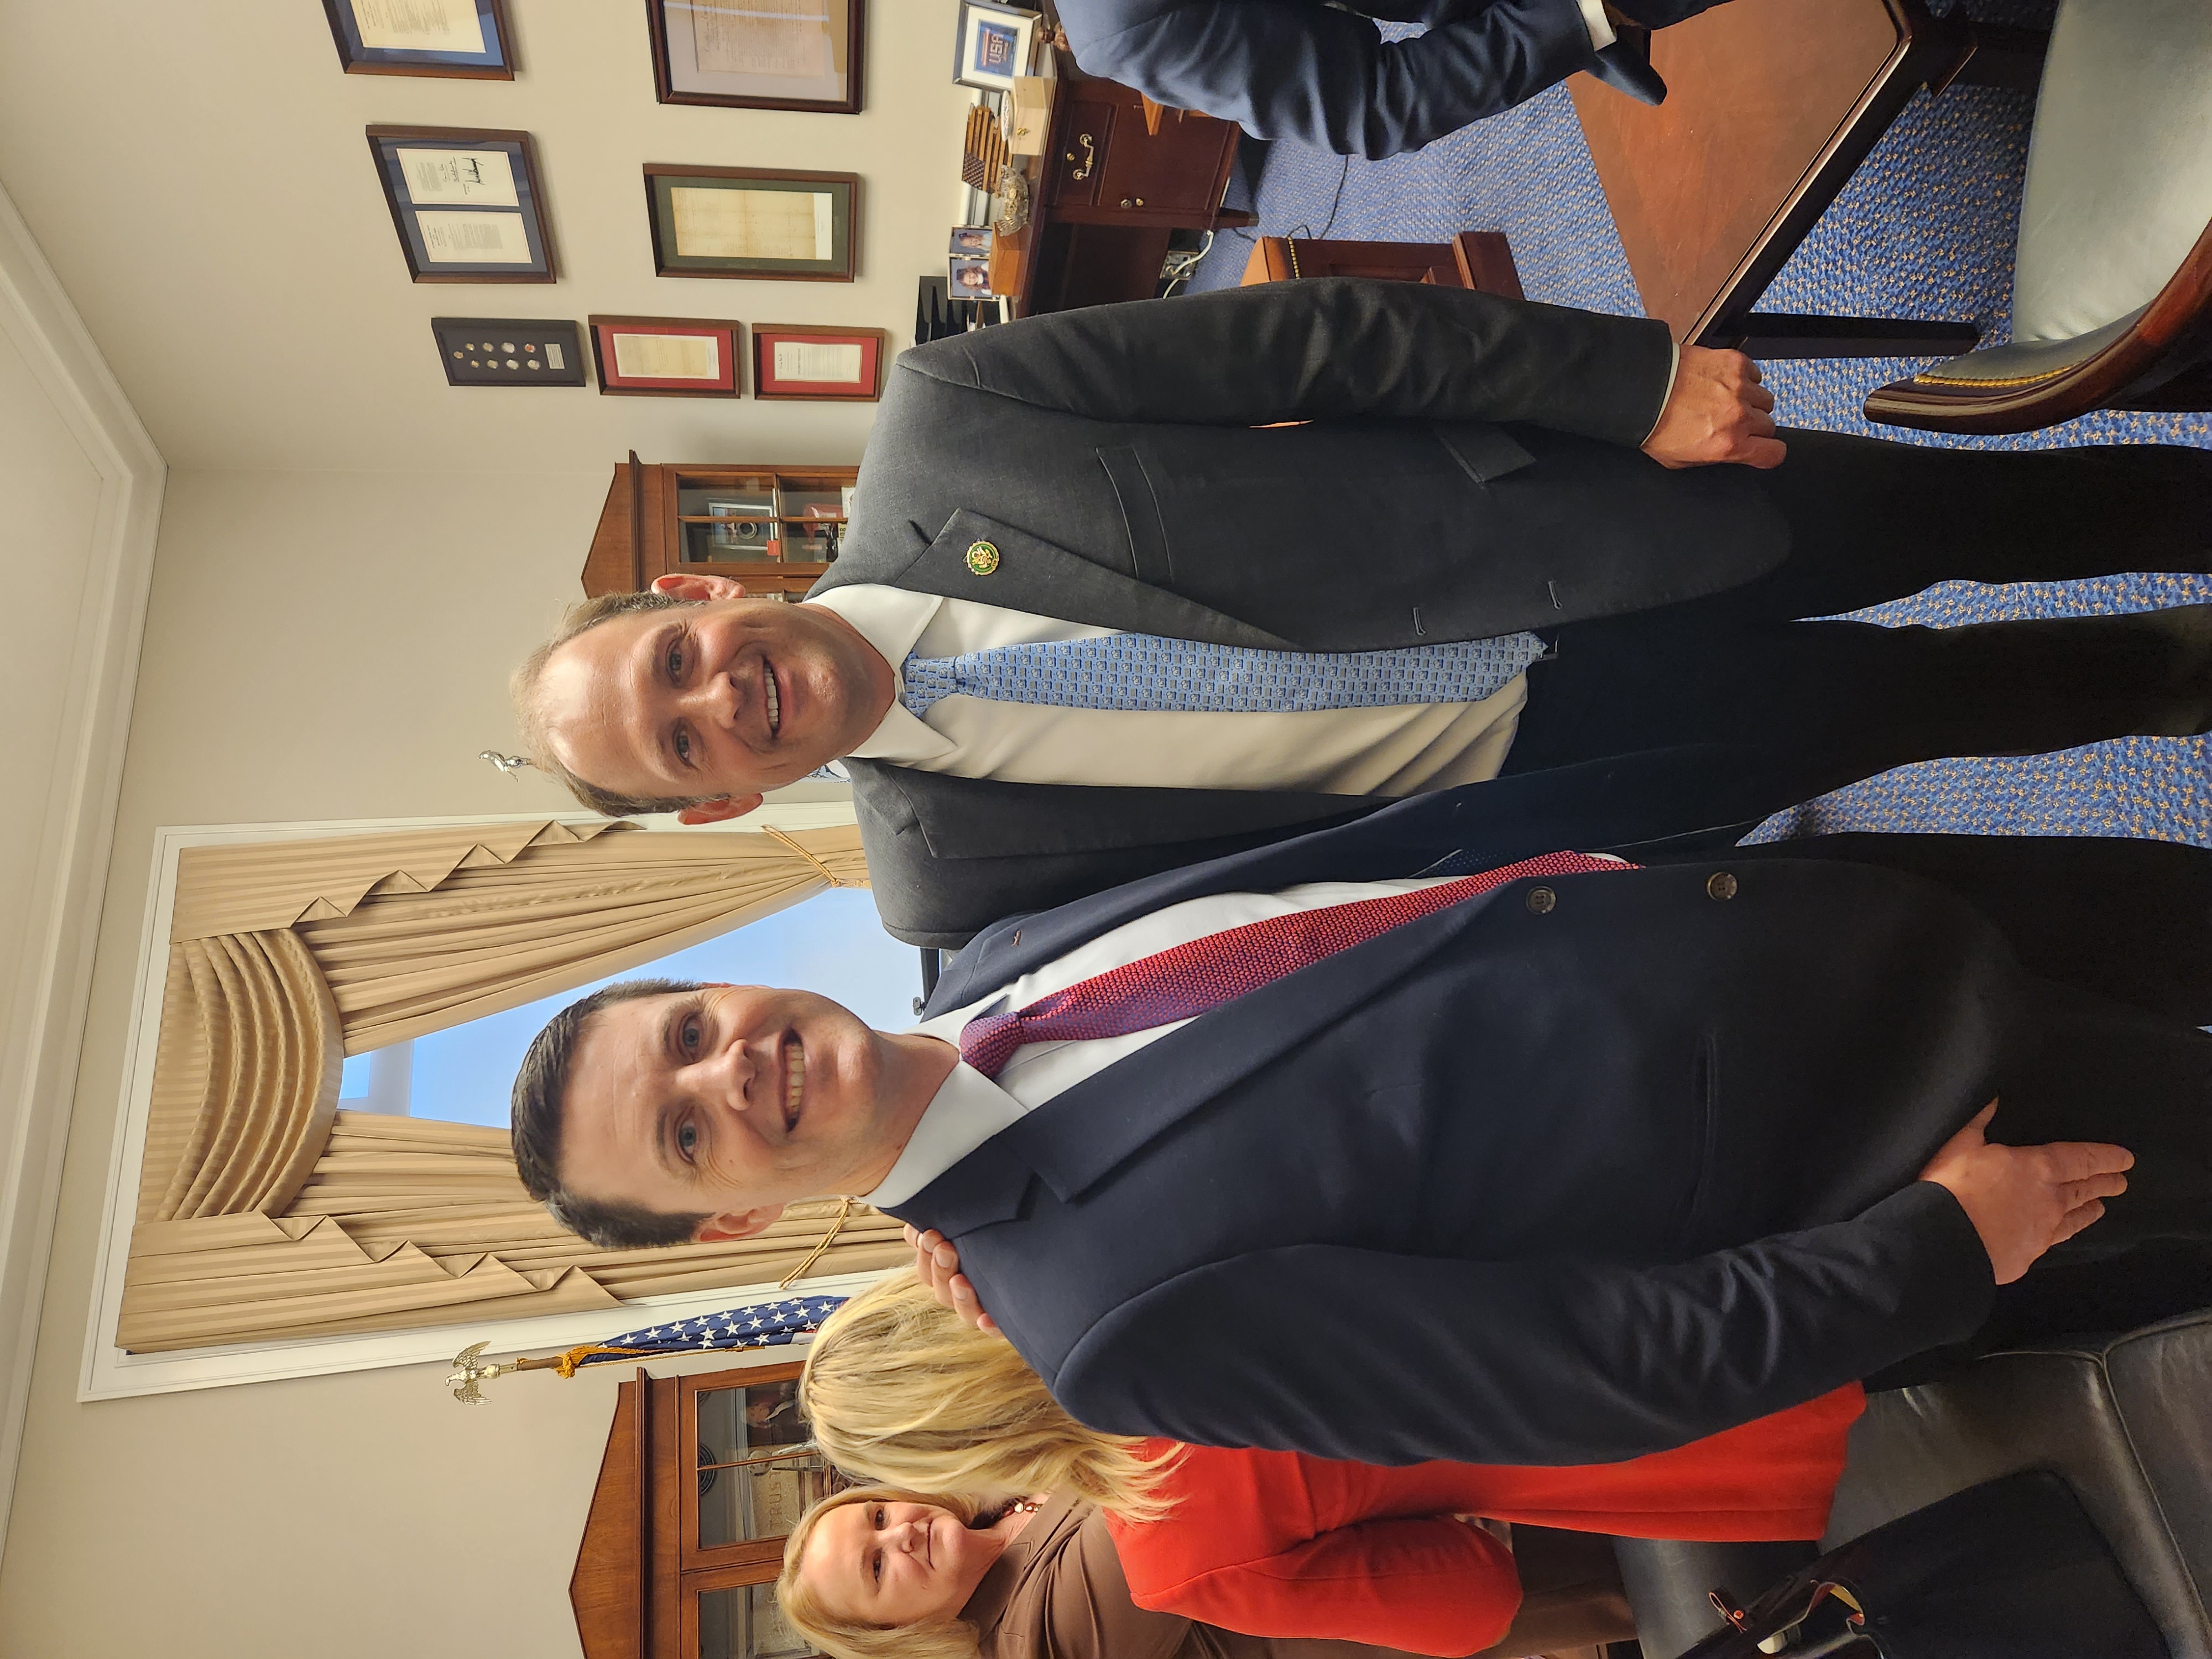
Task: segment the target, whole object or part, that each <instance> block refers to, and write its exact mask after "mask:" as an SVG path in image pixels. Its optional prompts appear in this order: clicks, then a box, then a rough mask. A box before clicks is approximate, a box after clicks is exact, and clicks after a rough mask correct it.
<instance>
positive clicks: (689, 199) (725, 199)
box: [645, 161, 860, 283]
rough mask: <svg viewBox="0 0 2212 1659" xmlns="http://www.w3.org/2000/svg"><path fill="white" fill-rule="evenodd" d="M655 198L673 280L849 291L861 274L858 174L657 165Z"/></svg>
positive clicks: (651, 180) (656, 248)
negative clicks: (723, 279)
mask: <svg viewBox="0 0 2212 1659" xmlns="http://www.w3.org/2000/svg"><path fill="white" fill-rule="evenodd" d="M645 197H646V209H647V216H648V217H649V218H650V220H651V222H652V232H653V270H655V271H657V272H659V274H660V275H661V276H755V277H763V278H768V279H770V280H781V281H786V282H813V283H849V282H851V281H852V280H853V276H854V272H855V271H856V270H858V269H859V264H860V175H859V174H857V173H781V172H776V171H774V170H771V169H767V168H761V167H672V166H666V165H663V164H661V163H659V162H654V161H648V162H647V163H646V167H645Z"/></svg>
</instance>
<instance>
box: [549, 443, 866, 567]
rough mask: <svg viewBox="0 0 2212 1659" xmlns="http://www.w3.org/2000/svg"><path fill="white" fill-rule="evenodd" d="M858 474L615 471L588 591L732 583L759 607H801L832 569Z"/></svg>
mask: <svg viewBox="0 0 2212 1659" xmlns="http://www.w3.org/2000/svg"><path fill="white" fill-rule="evenodd" d="M859 476H860V469H859V468H858V467H851V466H757V465H742V464H721V463H717V464H715V465H704V466H684V465H677V464H674V463H666V464H663V463H658V462H645V461H641V460H639V459H638V458H637V452H636V451H635V450H632V451H631V452H630V456H629V459H628V460H627V461H625V462H623V463H622V464H621V465H618V466H617V467H616V468H615V476H614V481H613V483H611V484H610V485H609V486H608V489H607V500H606V505H605V507H602V508H601V509H600V510H599V529H598V531H597V532H595V533H594V534H593V536H592V550H591V552H590V554H589V555H588V556H586V559H585V560H584V592H586V594H588V595H590V596H591V597H592V598H593V599H597V598H598V597H599V595H601V594H603V593H627V592H634V591H635V590H637V589H639V588H642V587H648V586H651V585H652V583H653V579H654V578H655V577H657V576H665V575H674V574H680V573H684V572H698V573H702V574H708V575H715V576H729V577H732V578H733V579H734V580H738V581H741V582H743V583H744V585H745V592H748V593H750V594H752V595H754V596H756V597H757V598H761V599H784V600H792V599H799V597H800V596H802V595H803V594H805V592H806V590H807V589H808V588H810V587H811V586H814V584H815V582H816V581H817V580H819V579H820V577H821V576H822V575H823V573H824V572H826V571H827V570H828V569H829V567H830V565H831V564H833V563H834V562H836V557H837V553H838V549H839V546H840V544H841V543H842V540H843V538H844V533H845V515H846V508H847V506H848V503H849V501H850V500H851V495H852V489H853V482H854V479H855V478H857V477H859Z"/></svg>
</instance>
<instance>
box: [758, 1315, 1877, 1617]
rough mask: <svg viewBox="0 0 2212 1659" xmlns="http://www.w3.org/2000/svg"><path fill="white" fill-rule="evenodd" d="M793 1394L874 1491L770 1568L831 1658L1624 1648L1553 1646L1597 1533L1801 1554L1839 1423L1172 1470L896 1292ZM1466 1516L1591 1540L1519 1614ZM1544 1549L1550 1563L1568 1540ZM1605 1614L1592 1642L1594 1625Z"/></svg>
mask: <svg viewBox="0 0 2212 1659" xmlns="http://www.w3.org/2000/svg"><path fill="white" fill-rule="evenodd" d="M1162 1363H1163V1364H1172V1363H1173V1361H1172V1358H1171V1357H1170V1356H1163V1358H1162ZM1863 1402H1864V1396H1863V1394H1862V1393H1861V1391H1860V1390H1859V1389H1857V1386H1856V1385H1854V1386H1852V1387H1850V1388H1846V1389H1838V1390H1837V1391H1836V1392H1835V1393H1833V1394H1830V1395H1823V1396H1821V1397H1820V1399H1818V1400H1814V1401H1809V1402H1808V1403H1807V1404H1805V1405H1803V1406H1800V1407H1795V1408H1793V1409H1792V1410H1790V1411H1787V1412H1783V1413H1777V1414H1776V1415H1774V1416H1772V1417H1768V1418H1764V1419H1759V1421H1757V1422H1754V1423H1750V1424H1747V1425H1743V1426H1742V1427H1741V1428H1737V1429H1732V1430H1730V1431H1728V1432H1726V1433H1724V1434H1719V1435H1715V1436H1712V1437H1709V1438H1707V1439H1705V1440H1701V1441H1699V1442H1696V1443H1693V1444H1692V1445H1689V1446H1685V1447H1681V1448H1679V1449H1675V1450H1673V1451H1667V1452H1660V1453H1656V1454H1654V1455H1650V1456H1648V1457H1640V1458H1636V1459H1633V1460H1632V1461H1630V1462H1625V1463H1614V1464H1607V1465H1603V1466H1601V1467H1595V1468H1503V1467H1497V1466H1475V1465H1471V1464H1461V1463H1421V1464H1415V1465H1413V1466H1410V1467H1407V1468H1375V1467H1370V1466H1368V1465H1364V1464H1358V1463H1342V1462H1329V1461H1328V1460H1325V1459H1322V1458H1315V1457H1307V1456H1304V1455H1301V1454H1297V1453H1291V1452H1269V1451H1251V1450H1225V1449H1217V1448H1209V1447H1199V1446H1178V1445H1176V1444H1174V1443H1170V1442H1166V1441H1160V1440H1142V1439H1135V1438H1131V1437H1124V1436H1118V1435H1109V1434H1103V1433H1100V1432H1098V1431H1095V1430H1092V1429H1089V1428H1086V1427H1085V1426H1084V1425H1081V1424H1079V1423H1078V1422H1077V1421H1075V1419H1073V1418H1071V1417H1069V1416H1068V1415H1067V1414H1066V1413H1065V1412H1064V1411H1062V1410H1061V1409H1060V1407H1059V1406H1057V1405H1056V1404H1054V1401H1053V1400H1052V1397H1051V1395H1049V1394H1048V1393H1047V1391H1046V1389H1045V1387H1044V1384H1043V1383H1042V1382H1041V1381H1040V1380H1039V1379H1038V1377H1037V1376H1036V1373H1034V1372H1033V1371H1031V1370H1030V1369H1029V1367H1028V1366H1027V1365H1025V1364H1023V1362H1022V1360H1021V1358H1020V1357H1019V1356H1018V1354H1017V1353H1016V1352H1014V1350H1013V1348H1012V1346H1010V1345H1009V1344H1007V1343H1006V1342H1005V1341H1003V1340H1000V1339H999V1338H997V1337H995V1336H992V1335H987V1334H983V1333H981V1332H978V1331H975V1330H973V1329H970V1328H969V1327H968V1326H967V1325H966V1324H964V1323H963V1322H962V1321H961V1320H960V1319H959V1318H957V1316H955V1315H953V1314H952V1313H951V1312H950V1311H949V1310H946V1309H945V1308H943V1307H941V1306H939V1304H938V1303H937V1302H936V1300H935V1298H934V1297H932V1295H931V1294H930V1292H929V1291H928V1290H927V1287H925V1286H924V1285H922V1284H921V1282H920V1281H919V1280H918V1279H915V1277H914V1276H913V1275H912V1274H911V1273H901V1274H898V1275H896V1276H895V1277H893V1278H891V1279H887V1280H885V1281H884V1283H883V1284H881V1285H876V1286H875V1287H873V1288H872V1289H871V1290H869V1291H866V1292H864V1293H863V1294H862V1295H860V1296H858V1297H854V1299H853V1300H852V1301H850V1302H848V1303H847V1304H845V1305H844V1306H843V1307H842V1308H841V1309H839V1310H837V1312H836V1314H835V1315H834V1316H831V1318H830V1319H829V1320H828V1321H827V1322H825V1323H824V1324H823V1329H822V1332H821V1334H820V1335H819V1336H818V1337H817V1339H816V1340H815V1346H814V1351H813V1352H812V1354H811V1356H810V1357H809V1358H808V1360H807V1363H806V1370H805V1375H804V1376H801V1377H800V1379H799V1404H800V1408H801V1409H802V1410H803V1411H805V1413H806V1414H807V1415H808V1417H809V1418H810V1419H812V1422H813V1425H814V1431H815V1436H816V1438H817V1441H818V1442H819V1443H820V1444H821V1446H822V1448H823V1451H824V1452H825V1453H826V1454H827V1455H829V1458H830V1459H831V1461H832V1462H836V1464H837V1465H838V1466H839V1467H840V1468H842V1469H844V1470H846V1471H847V1472H848V1474H854V1475H856V1476H858V1477H860V1478H862V1479H865V1480H880V1481H884V1482H886V1483H890V1484H888V1485H887V1486H884V1487H883V1488H880V1489H872V1490H870V1491H867V1492H858V1493H854V1492H848V1493H843V1494H841V1495H840V1496H839V1498H836V1499H835V1500H832V1503H831V1504H825V1505H823V1506H822V1508H820V1509H818V1510H816V1511H815V1512H813V1513H812V1514H811V1515H809V1516H807V1517H806V1519H805V1521H803V1522H801V1523H800V1525H799V1528H798V1530H797V1531H795V1532H794V1533H793V1535H792V1539H791V1541H790V1544H789V1546H788V1547H787V1549H786V1551H785V1554H784V1570H783V1577H782V1579H781V1583H780V1585H779V1589H780V1591H781V1594H782V1595H783V1597H784V1601H785V1606H786V1607H787V1609H788V1610H789V1612H790V1613H791V1616H792V1617H793V1620H794V1621H795V1622H797V1623H798V1624H799V1626H801V1628H803V1629H805V1631H806V1632H807V1633H808V1634H809V1635H810V1636H811V1638H813V1639H814V1641H815V1642H816V1643H817V1645H819V1646H821V1647H822V1648H823V1650H825V1651H828V1652H829V1653H832V1654H836V1655H838V1656H841V1659H890V1655H892V1654H893V1653H896V1654H898V1655H900V1656H916V1659H923V1656H926V1659H957V1656H965V1655H967V1654H969V1653H971V1652H973V1651H975V1649H976V1647H977V1646H978V1645H979V1644H983V1645H987V1646H988V1647H989V1649H990V1650H991V1651H993V1652H994V1654H996V1655H998V1656H1000V1659H1007V1655H1008V1645H1007V1641H1006V1633H1007V1630H1008V1626H1009V1623H1010V1621H1012V1624H1013V1626H1016V1634H1018V1636H1019V1637H1020V1638H1022V1643H1025V1644H1027V1645H1028V1646H1029V1647H1030V1648H1031V1649H1033V1650H1035V1651H1036V1655H1037V1656H1038V1659H1107V1656H1108V1655H1109V1651H1110V1654H1111V1656H1112V1659H1122V1656H1123V1655H1124V1654H1125V1652H1126V1651H1127V1645H1126V1644H1123V1643H1121V1642H1118V1641H1115V1642H1107V1641H1103V1639H1102V1641H1101V1642H1099V1643H1090V1642H1071V1641H1070V1640H1069V1639H1067V1638H1065V1637H1064V1636H1063V1635H1060V1632H1064V1631H1070V1630H1072V1631H1075V1632H1082V1631H1085V1630H1090V1631H1093V1632H1098V1633H1099V1634H1100V1636H1101V1638H1103V1636H1104V1635H1105V1633H1106V1632H1105V1625H1106V1621H1107V1619H1108V1617H1109V1615H1107V1614H1106V1613H1102V1611H1101V1609H1102V1608H1103V1607H1113V1608H1114V1609H1115V1613H1114V1615H1113V1616H1118V1617H1134V1616H1135V1613H1137V1612H1141V1613H1152V1614H1163V1615H1170V1616H1176V1617H1179V1618H1180V1619H1182V1620H1190V1621H1196V1622H1197V1623H1200V1624H1203V1625H1205V1626H1211V1627H1214V1628H1215V1629H1216V1630H1217V1631H1218V1632H1237V1633H1240V1634H1242V1635H1243V1636H1247V1637H1253V1638H1277V1639H1287V1638H1336V1639H1340V1640H1345V1641H1351V1642H1359V1643H1372V1644H1385V1645H1388V1646H1389V1647H1392V1648H1395V1649H1398V1650H1403V1651H1407V1652H1412V1653H1419V1654H1427V1655H1433V1656H1456V1655H1464V1654H1472V1653H1476V1652H1479V1651H1484V1650H1493V1649H1495V1650H1498V1651H1502V1652H1506V1653H1528V1652H1532V1651H1536V1650H1541V1649H1543V1648H1547V1647H1553V1646H1569V1645H1576V1644H1580V1643H1587V1642H1591V1641H1599V1640H1608V1639H1618V1638H1621V1637H1625V1636H1626V1634H1627V1633H1628V1632H1626V1630H1621V1629H1618V1628H1614V1629H1611V1630H1595V1629H1589V1628H1583V1629H1570V1628H1568V1627H1567V1626H1570V1625H1571V1624H1572V1622H1573V1614H1574V1613H1575V1611H1576V1609H1577V1607H1579V1609H1580V1611H1581V1613H1582V1614H1583V1619H1582V1623H1583V1626H1585V1627H1587V1626H1590V1625H1592V1624H1594V1623H1595V1622H1597V1621H1596V1620H1595V1619H1594V1618H1592V1617H1591V1616H1590V1615H1591V1614H1593V1613H1595V1612H1596V1611H1597V1610H1598V1608H1597V1604H1596V1602H1595V1601H1593V1598H1592V1596H1591V1594H1590V1591H1591V1589H1592V1587H1593V1585H1594V1584H1595V1583H1600V1582H1601V1575H1602V1572H1603V1568H1602V1565H1591V1564H1592V1563H1593V1562H1594V1561H1598V1560H1601V1555H1600V1552H1601V1551H1602V1550H1603V1543H1602V1540H1601V1539H1600V1538H1598V1537H1596V1536H1595V1534H1626V1535H1631V1536H1640V1537H1656V1538H1680V1539H1708V1540H1722V1539H1783V1538H1817V1537H1819V1536H1820V1533H1821V1531H1822V1529H1823V1528H1824V1527H1825V1525H1826V1518H1827V1509H1828V1504H1829V1500H1830V1498H1831V1497H1832V1493H1833V1491H1834V1487H1835V1483H1836V1480H1837V1478H1838V1475H1839V1474H1841V1472H1842V1468H1843V1458H1844V1435H1845V1432H1846V1431H1847V1430H1848V1429H1849V1427H1850V1424H1851V1422H1852V1421H1853V1420H1854V1419H1856V1418H1857V1415H1858V1413H1859V1412H1860V1410H1861V1409H1862V1408H1863ZM917 1493H961V1494H969V1495H971V1496H968V1497H963V1498H944V1497H918V1496H916V1495H915V1494H917ZM1048 1517H1049V1524H1048V1526H1047V1527H1046V1528H1045V1530H1044V1531H1043V1532H1042V1533H1041V1534H1039V1535H1038V1540H1037V1541H1036V1547H1032V1548H1030V1549H1022V1548H1021V1545H1022V1542H1023V1541H1024V1539H1025V1538H1026V1537H1027V1536H1028V1535H1029V1534H1030V1531H1031V1530H1032V1529H1033V1528H1037V1527H1038V1526H1039V1525H1040V1523H1041V1522H1046V1521H1047V1519H1048ZM1474 1517H1485V1518H1487V1519H1491V1520H1495V1521H1504V1522H1510V1523H1513V1524H1515V1525H1516V1527H1522V1528H1562V1529H1565V1530H1566V1531H1568V1532H1571V1533H1580V1534H1591V1535H1592V1536H1589V1537H1588V1538H1586V1539H1585V1540H1584V1541H1583V1543H1584V1549H1583V1552H1582V1553H1580V1556H1579V1559H1578V1561H1577V1564H1576V1565H1571V1566H1570V1567H1569V1568H1568V1569H1567V1570H1566V1571H1564V1572H1553V1571H1547V1575H1546V1576H1547V1583H1546V1584H1545V1586H1544V1588H1545V1590H1546V1595H1544V1596H1542V1597H1541V1598H1539V1597H1534V1596H1528V1595H1527V1594H1526V1592H1527V1590H1528V1589H1530V1588H1533V1587H1534V1586H1533V1584H1532V1585H1528V1586H1524V1583H1523V1581H1522V1572H1521V1571H1519V1570H1518V1569H1516V1562H1515V1553H1514V1552H1512V1551H1510V1550H1509V1549H1507V1547H1505V1546H1504V1545H1503V1544H1502V1543H1500V1542H1499V1541H1498V1539H1497V1538H1496V1537H1495V1536H1493V1535H1492V1533H1491V1532H1489V1531H1487V1530H1486V1529H1485V1528H1482V1527H1480V1526H1477V1525H1474V1524H1470V1522H1471V1520H1472V1518H1474ZM971 1523H977V1524H971ZM1562 1542H1563V1543H1564V1544H1565V1554H1566V1555H1568V1556H1570V1557H1573V1556H1574V1555H1575V1552H1574V1549H1573V1541H1571V1540H1565V1541H1562ZM1593 1546H1595V1550H1594V1549H1592V1548H1591V1547H1593ZM1071 1547H1073V1548H1074V1549H1075V1550H1076V1552H1077V1553H1076V1555H1075V1556H1074V1557H1073V1559H1072V1562H1071V1564H1070V1565H1060V1562H1061V1558H1062V1557H1064V1556H1066V1552H1067V1551H1068V1550H1069V1549H1070V1548H1071ZM1524 1553H1525V1551H1524ZM1009 1559H1011V1560H1012V1566H1011V1568H1008V1569H1006V1570H1005V1571H1000V1569H1001V1567H1002V1565H1004V1564H1005V1563H1006V1561H1008V1560H1009ZM1109 1563H1110V1565H1109ZM1524 1565H1527V1564H1525V1563H1524ZM1577 1566H1578V1567H1579V1571H1577ZM994 1573H995V1574H996V1577H995V1579H994ZM1531 1577H1532V1578H1533V1577H1534V1575H1533V1573H1532V1574H1531ZM1555 1580H1556V1581H1557V1582H1553V1581H1555ZM1024 1587H1026V1588H1024ZM1124 1600H1126V1601H1127V1603H1128V1604H1129V1605H1130V1607H1131V1608H1132V1609H1133V1610H1135V1611H1134V1612H1124V1611H1123V1610H1122V1609H1121V1606H1120V1604H1121V1601H1124ZM1524 1600H1525V1601H1527V1603H1528V1605H1527V1606H1526V1607H1524ZM1603 1611H1604V1613H1605V1614H1606V1616H1607V1617H1608V1618H1610V1619H1611V1620H1613V1622H1614V1624H1615V1625H1616V1626H1617V1624H1618V1622H1619V1619H1620V1607H1619V1605H1618V1602H1617V1601H1613V1603H1611V1604H1610V1605H1608V1606H1607V1607H1605V1608H1604V1609H1603ZM1516 1614H1519V1615H1521V1616H1520V1617H1519V1618H1518V1619H1517V1620H1516ZM917 1644H920V1645H917ZM1017 1645H1020V1643H1018V1644H1017ZM1093 1649H1095V1651H1093ZM1163 1651H1165V1650H1163ZM1024 1659H1026V1656H1024Z"/></svg>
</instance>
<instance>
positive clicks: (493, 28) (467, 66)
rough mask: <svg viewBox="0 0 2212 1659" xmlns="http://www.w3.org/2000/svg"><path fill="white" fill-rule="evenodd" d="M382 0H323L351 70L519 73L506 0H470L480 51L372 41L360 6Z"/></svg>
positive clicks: (481, 75) (466, 75) (472, 75)
mask: <svg viewBox="0 0 2212 1659" xmlns="http://www.w3.org/2000/svg"><path fill="white" fill-rule="evenodd" d="M364 3H368V4H372V5H373V4H375V3H377V0H323V13H324V15H325V16H326V17H327V18H328V19H329V20H330V25H331V40H334V41H336V42H337V49H338V62H339V64H341V65H342V66H343V68H344V70H345V72H346V73H347V74H348V75H414V76H434V77H449V78H453V79H461V80H472V81H512V80H513V79H514V53H513V46H512V45H511V41H512V40H513V37H512V36H511V35H510V34H509V33H507V13H506V10H505V8H504V6H503V4H502V0H471V3H472V4H473V5H474V7H475V9H476V15H477V28H478V29H479V30H480V31H481V32H482V33H483V50H481V51H479V52H459V51H454V52H449V51H443V50H440V49H436V48H432V47H426V46H371V45H369V44H368V40H367V39H366V38H365V35H366V33H368V32H367V31H365V30H364V28H363V27H362V19H361V15H360V7H361V6H362V4H364Z"/></svg>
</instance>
